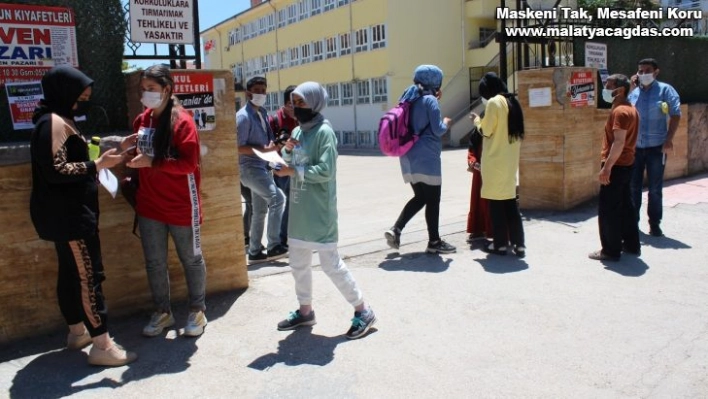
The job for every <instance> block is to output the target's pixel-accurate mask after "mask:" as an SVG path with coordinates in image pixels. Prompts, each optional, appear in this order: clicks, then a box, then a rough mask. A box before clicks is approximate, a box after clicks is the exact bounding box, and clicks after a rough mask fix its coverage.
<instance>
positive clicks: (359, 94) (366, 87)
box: [356, 80, 371, 104]
mask: <svg viewBox="0 0 708 399" xmlns="http://www.w3.org/2000/svg"><path fill="white" fill-rule="evenodd" d="M370 102H371V85H370V84H369V81H368V80H361V81H359V82H356V103H357V104H369V103H370Z"/></svg>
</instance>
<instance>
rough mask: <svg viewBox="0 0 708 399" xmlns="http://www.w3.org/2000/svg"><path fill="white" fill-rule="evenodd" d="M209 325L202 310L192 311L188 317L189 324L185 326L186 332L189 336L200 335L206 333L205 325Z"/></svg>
mask: <svg viewBox="0 0 708 399" xmlns="http://www.w3.org/2000/svg"><path fill="white" fill-rule="evenodd" d="M206 325H207V318H206V316H204V312H202V311H201V310H200V311H198V312H191V313H190V314H189V318H187V325H186V326H184V334H183V335H186V336H188V337H198V336H200V335H202V334H204V327H206Z"/></svg>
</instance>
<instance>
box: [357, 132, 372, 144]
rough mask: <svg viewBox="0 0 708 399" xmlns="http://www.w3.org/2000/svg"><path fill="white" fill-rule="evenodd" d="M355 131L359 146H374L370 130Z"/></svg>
mask: <svg viewBox="0 0 708 399" xmlns="http://www.w3.org/2000/svg"><path fill="white" fill-rule="evenodd" d="M357 133H358V135H359V145H360V146H362V147H373V146H374V140H373V137H374V135H373V134H372V133H371V131H368V130H363V131H362V130H360V131H358V132H357Z"/></svg>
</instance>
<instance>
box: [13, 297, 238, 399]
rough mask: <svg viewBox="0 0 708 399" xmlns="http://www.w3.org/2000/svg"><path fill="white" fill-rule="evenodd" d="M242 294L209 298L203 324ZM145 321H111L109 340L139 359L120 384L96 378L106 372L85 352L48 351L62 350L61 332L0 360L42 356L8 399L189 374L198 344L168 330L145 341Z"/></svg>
mask: <svg viewBox="0 0 708 399" xmlns="http://www.w3.org/2000/svg"><path fill="white" fill-rule="evenodd" d="M244 292H245V291H243V290H239V291H232V292H228V293H222V294H216V295H211V296H209V297H208V298H207V307H208V309H207V311H206V316H207V319H209V320H211V321H214V320H217V319H219V318H220V317H222V316H223V315H224V314H226V312H227V311H228V310H229V309H230V308H231V307H232V306H233V305H234V303H235V302H236V300H237V299H238V298H239V297H240V296H241V295H242V294H243V293H244ZM178 310H179V311H178ZM173 311H174V315H175V319H176V320H177V325H176V327H175V328H179V327H182V326H183V324H184V322H185V321H186V320H187V305H186V303H179V304H174V305H173ZM147 320H149V315H133V316H132V317H130V318H123V319H118V320H111V327H110V332H111V335H112V336H115V337H116V341H117V342H118V343H120V344H121V345H123V346H124V347H125V348H127V349H129V350H131V351H134V352H136V353H137V354H138V360H136V361H135V362H133V363H132V364H129V365H128V366H125V371H124V372H123V374H122V375H121V377H120V378H119V379H118V380H114V379H111V378H107V377H105V376H101V375H99V373H101V371H103V370H104V368H102V367H93V366H90V365H89V364H88V363H87V358H88V349H85V351H69V350H67V349H61V350H54V351H51V350H52V348H55V349H56V348H62V347H63V346H64V345H65V344H66V342H65V340H66V332H65V331H62V332H57V333H54V334H52V335H51V336H50V339H49V340H48V339H47V336H42V337H37V338H33V339H28V340H25V341H22V342H20V343H17V344H16V345H13V347H12V349H11V350H9V351H6V353H3V354H2V356H1V358H2V359H3V360H2V362H5V361H8V360H9V361H10V363H12V360H15V359H21V358H24V357H27V356H30V352H32V353H44V354H42V355H40V356H38V357H36V358H34V359H32V360H31V361H29V363H27V364H26V365H24V367H22V368H21V369H20V370H19V371H18V372H17V374H16V375H15V378H14V379H13V380H12V386H11V387H10V391H9V396H10V398H62V397H66V396H71V395H72V394H75V393H79V392H81V391H84V390H87V389H95V388H117V387H120V386H122V385H125V384H128V383H130V382H133V381H140V380H143V379H147V378H151V377H153V376H155V375H159V374H175V373H181V372H183V371H185V370H187V369H188V368H189V366H190V363H189V360H190V358H191V357H192V355H194V353H195V352H196V351H197V341H198V340H199V338H189V337H183V336H181V335H180V330H171V331H168V332H167V333H163V334H162V335H160V336H157V337H154V338H146V337H143V336H141V335H140V332H141V331H142V327H143V325H144V324H145V322H146V321H147ZM177 326H179V327H177ZM208 331H209V327H208V326H207V328H206V332H205V333H206V334H208V333H209V332H208ZM49 351H51V352H49ZM46 352H49V353H46ZM17 362H20V361H19V360H17V361H16V363H17Z"/></svg>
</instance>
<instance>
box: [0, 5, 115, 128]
mask: <svg viewBox="0 0 708 399" xmlns="http://www.w3.org/2000/svg"><path fill="white" fill-rule="evenodd" d="M0 1H2V2H3V3H6V4H22V5H37V6H54V7H69V8H71V9H72V10H73V11H74V16H75V21H76V42H77V51H78V56H79V69H81V70H82V71H83V72H84V73H86V74H87V75H88V76H89V77H91V78H92V79H93V80H94V86H93V95H92V96H91V102H92V104H94V106H93V107H91V110H90V111H89V114H88V120H87V121H86V122H82V123H81V125H80V128H81V129H82V132H83V133H84V134H91V135H93V134H97V133H98V134H101V133H108V132H115V131H124V130H126V129H127V128H128V121H127V114H128V111H127V105H126V96H125V81H124V79H123V74H122V64H123V45H124V37H125V32H126V25H127V23H126V20H125V16H124V10H123V6H122V4H121V1H120V0H32V1H27V0H0ZM0 107H1V108H2V109H3V110H5V109H8V106H7V97H6V96H5V91H4V90H3V94H2V95H0ZM6 115H7V116H6ZM0 129H1V130H0V142H2V141H27V140H28V138H29V132H28V131H14V130H13V128H12V121H11V119H10V117H9V113H6V112H2V117H0Z"/></svg>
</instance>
